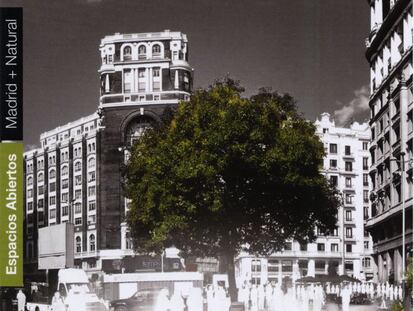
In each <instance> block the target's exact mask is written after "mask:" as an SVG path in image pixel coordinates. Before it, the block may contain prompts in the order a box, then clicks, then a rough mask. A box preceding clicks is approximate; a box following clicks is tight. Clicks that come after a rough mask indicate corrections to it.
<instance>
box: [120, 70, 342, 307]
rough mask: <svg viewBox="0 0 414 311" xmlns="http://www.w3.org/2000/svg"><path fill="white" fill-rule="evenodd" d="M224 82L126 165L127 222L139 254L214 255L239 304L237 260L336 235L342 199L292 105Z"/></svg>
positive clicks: (180, 111)
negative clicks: (171, 249)
mask: <svg viewBox="0 0 414 311" xmlns="http://www.w3.org/2000/svg"><path fill="white" fill-rule="evenodd" d="M242 92H243V89H242V88H241V87H240V86H239V85H238V83H237V82H235V81H233V80H231V79H228V78H227V79H224V80H222V81H219V82H216V83H215V84H214V85H213V86H211V87H210V88H208V89H206V90H198V91H196V92H195V93H194V94H193V95H192V97H191V100H190V101H189V102H182V103H180V104H179V105H178V108H177V111H176V112H175V113H174V114H172V115H171V114H170V117H167V118H165V120H164V122H163V123H162V124H160V125H158V126H155V127H154V129H152V130H148V131H147V132H146V133H145V134H144V135H143V136H142V138H141V139H140V140H139V141H138V142H137V143H136V144H135V145H134V147H133V148H132V153H131V157H130V161H129V163H128V166H127V195H128V196H129V197H130V198H131V199H132V204H131V208H130V211H129V213H128V216H127V221H128V224H129V227H130V229H131V234H132V237H133V239H134V242H135V243H134V246H135V247H136V249H137V250H138V251H147V252H149V251H152V252H154V251H155V252H160V251H161V250H162V249H163V248H164V247H168V246H171V245H174V246H176V247H177V248H179V249H180V250H181V251H182V252H183V253H184V254H189V255H194V256H214V257H217V258H220V259H222V260H223V261H222V262H224V263H225V265H226V267H227V269H226V270H227V273H228V276H229V285H230V294H231V297H232V300H234V299H235V297H236V287H235V273H234V272H235V271H234V258H235V256H237V254H238V253H239V252H240V251H242V250H243V251H247V252H250V253H253V254H261V255H268V254H271V253H272V252H275V251H278V250H282V249H283V246H284V245H285V242H286V240H288V239H295V240H297V241H300V242H305V241H309V240H312V239H314V238H315V227H316V226H317V227H319V228H320V229H321V230H332V229H334V228H335V225H336V214H337V207H338V206H339V199H338V195H337V193H336V190H335V189H334V188H333V187H331V186H330V185H329V183H328V182H327V180H326V178H325V177H324V176H323V175H322V174H321V172H320V169H321V165H322V161H323V157H324V148H323V144H322V143H321V142H320V139H319V138H318V136H317V135H316V134H315V127H314V125H313V124H312V123H310V122H308V121H306V120H304V119H303V118H302V117H301V115H300V114H299V113H298V112H297V110H296V105H295V102H294V100H293V98H292V97H291V96H289V95H280V94H279V93H277V92H271V90H268V89H261V90H260V91H259V93H258V94H257V95H254V96H251V97H250V98H243V97H242Z"/></svg>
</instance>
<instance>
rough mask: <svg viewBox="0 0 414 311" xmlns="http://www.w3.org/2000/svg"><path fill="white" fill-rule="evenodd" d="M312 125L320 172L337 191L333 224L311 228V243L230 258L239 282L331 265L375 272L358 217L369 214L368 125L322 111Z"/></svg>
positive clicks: (363, 275) (365, 275)
mask: <svg viewBox="0 0 414 311" xmlns="http://www.w3.org/2000/svg"><path fill="white" fill-rule="evenodd" d="M315 126H316V130H317V134H318V135H319V136H320V138H321V141H322V142H323V144H324V146H325V152H326V157H325V159H324V164H323V172H322V173H323V174H324V175H325V176H326V178H328V179H329V181H330V182H331V183H332V184H333V185H335V186H336V187H337V188H338V190H339V191H340V193H341V194H342V195H343V205H342V206H341V207H340V208H339V210H338V216H337V218H338V223H337V228H336V229H335V230H334V231H333V232H331V233H329V234H324V233H322V232H319V230H318V229H316V235H317V239H316V241H315V242H314V243H309V244H303V245H301V244H299V243H298V242H296V241H289V242H287V243H286V246H285V248H284V251H283V252H278V253H275V254H273V255H271V256H270V257H268V258H258V257H255V256H252V255H248V254H241V255H240V256H239V258H238V260H237V263H236V267H237V278H238V283H239V284H241V283H242V282H243V281H245V280H246V281H251V282H252V283H256V284H260V283H262V284H263V283H266V282H268V281H277V282H280V281H281V279H282V278H284V277H286V276H288V277H290V278H292V279H298V278H301V277H304V276H314V277H317V276H319V275H328V274H330V273H334V271H335V272H336V273H337V274H339V275H342V274H346V275H349V276H353V277H356V278H358V279H365V280H370V279H373V278H374V276H375V272H376V267H375V264H374V261H373V260H372V257H371V255H372V240H371V238H370V236H369V234H368V233H367V232H365V231H364V221H365V219H368V218H369V216H370V210H369V193H370V187H371V185H370V180H369V175H368V173H369V139H370V129H369V125H368V124H367V123H364V124H359V123H356V122H355V123H353V124H352V125H351V127H350V128H341V127H336V126H335V122H334V121H333V120H331V118H330V115H329V114H327V113H324V114H322V115H321V119H320V120H317V121H316V122H315Z"/></svg>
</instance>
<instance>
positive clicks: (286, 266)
mask: <svg viewBox="0 0 414 311" xmlns="http://www.w3.org/2000/svg"><path fill="white" fill-rule="evenodd" d="M292 271H293V265H292V261H291V260H282V272H292Z"/></svg>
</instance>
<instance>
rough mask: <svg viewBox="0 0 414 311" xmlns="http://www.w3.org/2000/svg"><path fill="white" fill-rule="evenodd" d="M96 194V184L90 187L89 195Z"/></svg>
mask: <svg viewBox="0 0 414 311" xmlns="http://www.w3.org/2000/svg"><path fill="white" fill-rule="evenodd" d="M93 195H95V186H91V187H88V196H93Z"/></svg>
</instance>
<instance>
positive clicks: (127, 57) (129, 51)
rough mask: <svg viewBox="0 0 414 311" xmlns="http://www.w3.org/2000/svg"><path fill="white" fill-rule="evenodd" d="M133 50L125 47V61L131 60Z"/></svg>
mask: <svg viewBox="0 0 414 311" xmlns="http://www.w3.org/2000/svg"><path fill="white" fill-rule="evenodd" d="M131 55H132V49H131V47H130V46H126V47H124V60H131Z"/></svg>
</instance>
